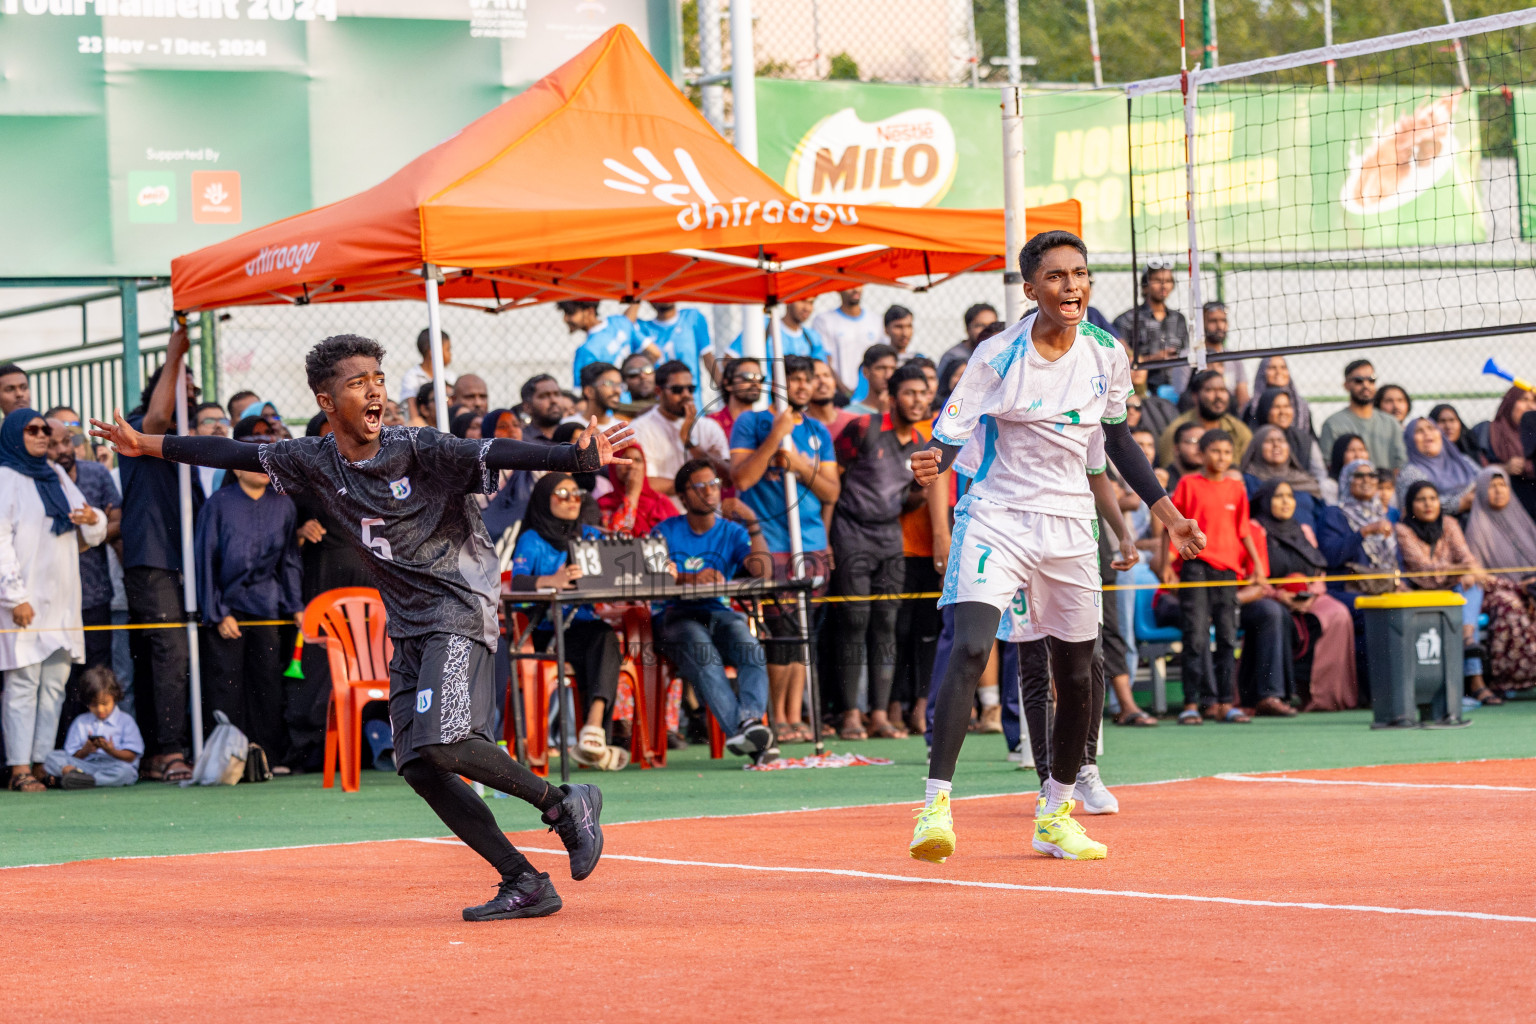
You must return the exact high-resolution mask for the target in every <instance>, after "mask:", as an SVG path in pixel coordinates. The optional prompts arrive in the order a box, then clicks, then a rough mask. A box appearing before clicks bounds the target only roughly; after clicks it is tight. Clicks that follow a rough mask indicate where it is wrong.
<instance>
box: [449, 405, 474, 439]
mask: <svg viewBox="0 0 1536 1024" xmlns="http://www.w3.org/2000/svg"><path fill="white" fill-rule="evenodd" d="M479 418H480V417H479V416H477V415H476V414H475V412H474V410H472V409H466V410H465V411H463V412H461V413H459V414H458V415H457V416H455V417H454V418H453V419H452V420H451V421H450V422H449V424H448V433H450V434H452V435H453V436H454V437H457V438H461V439H463V438H467V437H469V425H470V424H471V423H473V422H475V420H477V419H479Z"/></svg>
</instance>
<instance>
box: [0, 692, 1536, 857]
mask: <svg viewBox="0 0 1536 1024" xmlns="http://www.w3.org/2000/svg"><path fill="white" fill-rule="evenodd" d="M1471 717H1472V719H1473V722H1474V724H1473V725H1472V726H1471V727H1470V728H1466V729H1459V730H1444V731H1439V730H1411V731H1372V730H1371V729H1369V728H1368V726H1369V724H1370V712H1368V711H1350V712H1340V713H1336V714H1311V715H1302V716H1299V717H1297V718H1293V719H1284V720H1282V719H1259V720H1258V721H1256V722H1254V723H1253V724H1252V725H1243V726H1238V725H1217V724H1214V723H1209V722H1208V723H1206V724H1205V725H1202V726H1199V727H1198V728H1196V727H1189V726H1178V725H1175V724H1174V723H1173V722H1172V721H1170V720H1166V719H1165V720H1164V721H1163V722H1162V724H1161V725H1160V726H1159V727H1158V728H1156V729H1131V728H1116V727H1115V726H1114V725H1112V724H1110V723H1109V722H1106V723H1105V744H1106V749H1105V753H1104V756H1103V757H1102V758H1101V759H1100V765H1101V766H1102V769H1103V772H1104V778H1105V780H1106V781H1107V782H1108V783H1109V784H1110V786H1111V787H1113V786H1114V785H1116V784H1117V783H1130V782H1152V781H1157V780H1164V779H1177V778H1190V777H1195V776H1203V775H1212V774H1215V773H1217V772H1238V771H1274V770H1278V769H1300V768H1338V767H1347V766H1350V765H1367V764H1394V763H1398V764H1401V763H1413V762H1421V761H1465V760H1475V759H1479V758H1513V757H1528V756H1531V754H1532V747H1533V745H1536V744H1533V739H1536V729H1533V727H1536V700H1520V701H1515V702H1512V703H1510V704H1506V705H1505V706H1503V707H1498V708H1486V709H1482V710H1479V711H1475V712H1472V713H1471ZM830 749H833V750H838V751H844V750H857V751H860V752H862V753H866V754H871V755H877V756H882V757H888V758H892V759H893V760H895V762H896V763H895V764H894V765H892V766H890V767H860V768H845V769H837V770H821V771H781V772H745V771H742V770H741V767H740V765H741V762H740V761H739V760H738V759H735V758H727V759H725V760H721V761H711V760H710V759H709V751H708V749H707V748H706V747H702V746H694V747H691V748H689V749H688V750H685V751H680V752H673V753H672V755H671V757H670V759H669V764H668V766H667V767H666V768H665V769H659V770H653V771H639V770H637V769H635V768H630V769H628V770H627V771H624V772H622V773H619V774H616V775H599V774H597V773H594V772H581V773H579V775H578V777H579V779H580V780H581V781H584V782H597V783H599V784H600V785H601V786H602V787H603V795H604V804H605V806H604V812H603V816H604V818H605V820H607V821H609V822H619V821H637V820H650V819H656V818H671V817H692V816H696V815H721V814H746V813H752V812H756V811H775V810H789V809H797V808H807V807H835V806H846V805H853V804H869V803H888V802H897V801H913V802H914V803H916V802H919V801H920V799H921V797H922V791H923V785H922V780H923V777H924V775H925V771H926V766H927V760H926V757H925V754H924V748H923V742H922V739H921V738H913V739H909V740H886V741H874V740H872V741H866V742H863V743H844V742H842V741H833V742H832V744H831V747H830ZM808 751H809V747H808V746H804V745H801V746H794V747H789V748H787V749H786V754H787V755H788V756H798V755H802V754H804V753H807V752H808ZM1035 786H1036V782H1035V776H1034V773H1033V771H1030V772H1028V773H1023V772H1020V771H1018V770H1017V768H1016V767H1015V766H1014V765H1011V764H1008V763H1007V762H1006V761H1005V760H1004V747H1003V740H1002V737H1001V736H972V737H970V738H969V739H967V741H966V744H965V750H964V752H963V754H962V756H961V764H960V770H959V773H958V774H957V776H956V781H955V795H956V796H966V795H971V794H983V793H1012V792H1022V791H1025V790H1029V789H1033V788H1034V787H1035ZM490 804H491V807H492V808H493V809H494V810H495V812H496V815H497V818H498V819H499V820H500V821H501V823H502V825H503V826H504V827H505V828H506V829H507V830H508V831H512V830H519V829H530V828H537V827H539V823H538V818H537V815H536V813H535V812H534V810H533V809H532V808H531V807H529V806H527V805H526V804H524V803H522V802H521V801H517V800H491V801H490ZM445 833H446V830H445V829H444V827H443V825H442V823H441V822H439V821H438V820H437V819H436V818H435V817H434V816H433V815H432V813H431V812H430V811H429V810H428V809H427V807H426V805H425V804H423V803H422V802H421V800H420V799H418V798H417V797H416V795H415V794H414V793H412V792H411V791H410V789H409V788H408V787H407V786H406V785H405V783H404V782H402V781H401V780H400V779H399V778H398V777H396V776H394V775H392V774H383V773H379V772H372V771H367V772H364V773H363V785H362V791H361V792H359V793H352V794H343V793H342V792H341V791H340V790H339V789H335V790H324V789H321V787H320V776H319V775H304V776H298V777H294V778H288V779H277V780H273V781H272V782H269V783H265V784H263V785H241V786H234V787H225V786H220V787H211V788H206V789H205V788H189V789H181V788H178V787H174V786H166V785H163V784H159V783H140V784H139V785H137V786H134V787H131V788H129V789H116V790H86V791H82V792H67V793H66V792H60V791H55V790H50V791H49V792H47V793H43V794H21V793H9V792H0V866H11V865H17V864H40V863H59V862H63V861H71V860H85V859H90V858H96V857H119V856H144V855H154V854H168V853H200V852H211V851H218V850H241V849H254V848H260V847H272V846H298V845H304V844H314V843H337V842H351V841H358V840H368V839H392V838H400V837H409V836H437V835H444V834H445Z"/></svg>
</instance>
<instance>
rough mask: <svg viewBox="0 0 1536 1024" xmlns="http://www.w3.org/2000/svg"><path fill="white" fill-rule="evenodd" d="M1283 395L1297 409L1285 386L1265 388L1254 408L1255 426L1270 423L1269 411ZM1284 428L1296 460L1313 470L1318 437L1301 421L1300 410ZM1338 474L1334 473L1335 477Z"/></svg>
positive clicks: (1303, 466)
mask: <svg viewBox="0 0 1536 1024" xmlns="http://www.w3.org/2000/svg"><path fill="white" fill-rule="evenodd" d="M1281 395H1284V396H1285V397H1286V398H1288V399H1290V402H1291V409H1292V410H1293V411H1294V410H1295V409H1296V398H1295V396H1293V395H1292V394H1291V393H1290V392H1289V391H1287V390H1286V389H1285V388H1265V389H1264V393H1263V394H1261V395H1260V396H1259V403H1258V405H1257V407H1256V408H1255V409H1254V422H1253V426H1254V427H1255V428H1258V427H1262V426H1267V425H1268V424H1269V411H1270V410H1271V409H1272V408H1274V405H1275V399H1277V398H1278V397H1280V396H1281ZM1284 430H1285V439H1286V440H1287V441H1289V442H1290V444H1291V454H1292V455H1294V456H1295V457H1296V461H1297V463H1298V464H1300V466H1301V468H1302V469H1304V470H1306V471H1307V472H1309V473H1310V472H1312V471H1313V467H1312V446H1313V445H1314V444H1316V443H1317V438H1315V437H1313V436H1312V431H1310V430H1308V429H1307V425H1306V424H1305V423H1303V422H1302V421H1301V415H1300V414H1299V412H1298V413H1297V414H1296V416H1295V418H1294V419H1293V420H1292V421H1291V425H1290V426H1289V427H1285V428H1284ZM1339 468H1340V469H1343V468H1344V467H1343V466H1340V467H1339ZM1337 475H1338V474H1334V476H1335V477H1337Z"/></svg>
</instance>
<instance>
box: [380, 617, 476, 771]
mask: <svg viewBox="0 0 1536 1024" xmlns="http://www.w3.org/2000/svg"><path fill="white" fill-rule="evenodd" d="M495 703H496V664H495V656H494V655H493V654H492V653H491V651H490V650H489V649H488V648H487V647H485V646H483V645H482V644H479V643H476V642H475V641H474V640H471V639H469V638H468V637H464V636H459V635H458V634H456V633H429V634H428V635H426V636H412V637H406V638H404V639H401V640H396V641H395V656H394V657H393V658H392V659H390V662H389V724H390V728H391V730H392V731H393V733H394V737H395V767H396V769H397V770H402V771H403V770H404V768H405V766H406V765H407V764H409V763H410V762H411V761H414V760H415V759H416V758H417V757H419V756H421V755H419V754H418V753H417V752H416V751H417V748H419V747H425V746H429V745H431V744H433V743H457V742H459V741H460V740H466V739H469V738H470V737H471V736H478V737H480V738H481V739H483V740H488V741H490V742H492V743H494V742H495V741H496V738H495V737H494V736H493V735H492V734H491V726H492V722H493V721H494V708H495Z"/></svg>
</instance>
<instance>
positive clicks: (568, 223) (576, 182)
mask: <svg viewBox="0 0 1536 1024" xmlns="http://www.w3.org/2000/svg"><path fill="white" fill-rule="evenodd" d="M1026 217H1027V221H1026V222H1027V224H1028V226H1029V229H1030V231H1031V232H1032V233H1033V232H1037V231H1044V230H1049V229H1053V228H1064V229H1066V230H1070V231H1073V232H1077V233H1081V214H1080V210H1079V207H1078V205H1077V203H1076V202H1066V203H1057V204H1054V205H1051V206H1045V207H1038V208H1035V209H1031V210H1029V211H1027V214H1026ZM1003 248H1004V244H1003V214H1002V211H1001V210H948V209H905V208H899V207H891V206H851V205H835V204H825V203H805V202H801V201H800V200H798V199H796V198H795V197H794V196H792V195H790V194H789V193H787V192H785V191H784V190H783V189H782V188H780V187H779V186H778V185H777V184H776V183H774V182H773V181H772V180H771V179H770V178H768V177H767V176H766V175H764V174H763V173H762V172H761V171H759V170H758V169H757V168H755V167H753V166H752V165H751V164H750V163H748V162H747V161H746V160H745V159H744V158H743V157H741V155H740V154H738V153H737V152H736V151H735V150H733V149H732V148H731V147H730V145H729V144H728V143H726V141H725V140H724V139H722V138H721V137H720V135H719V133H717V132H716V131H715V130H714V129H713V128H712V127H710V125H709V123H708V122H706V121H705V120H704V118H703V117H702V116H701V115H700V114H699V112H698V111H697V110H695V109H694V107H693V105H692V104H690V103H689V102H688V100H687V98H686V97H684V96H683V95H682V93H680V92H679V91H678V90H677V88H676V87H675V86H674V85H673V84H672V82H671V81H670V80H669V79H668V78H667V76H666V74H665V72H663V71H662V69H661V68H660V67H659V66H658V65H657V64H656V62H655V61H654V60H652V59H651V56H650V55H649V54H648V53H646V51H645V48H644V47H643V46H642V45H641V44H640V41H639V40H638V39H637V38H636V37H635V35H634V33H633V32H631V31H630V30H629V29H628V28H626V27H624V26H619V27H617V28H614V29H612V30H610V31H609V32H607V33H606V34H605V35H603V36H602V37H601V38H600V39H598V40H597V41H596V42H594V43H592V45H590V46H588V47H587V48H586V49H585V50H583V51H582V52H581V53H580V54H578V55H577V56H576V57H574V58H572V59H571V60H570V61H569V62H568V63H566V64H565V65H563V66H562V67H560V68H559V69H557V70H556V71H554V72H553V73H551V74H550V75H549V76H547V77H546V78H544V79H542V80H541V81H539V82H538V83H537V84H535V85H534V86H532V87H531V88H529V89H528V90H527V91H526V92H523V93H521V94H519V95H518V96H516V97H514V98H512V99H510V100H508V101H507V102H506V103H503V104H502V105H501V106H499V107H497V108H496V109H495V110H493V111H491V112H490V113H488V114H486V115H485V116H484V117H482V118H480V119H479V120H477V121H475V122H473V123H472V124H470V125H469V126H468V127H466V128H464V130H463V131H461V132H459V133H458V134H457V135H455V136H453V137H452V138H450V139H449V140H447V141H446V142H444V143H442V144H441V145H438V146H436V147H435V148H433V149H431V150H428V151H427V152H426V153H424V154H422V155H421V156H420V157H418V158H416V159H415V160H413V161H411V162H410V163H409V164H407V165H406V166H405V167H403V168H401V169H400V170H399V171H398V172H396V173H395V174H394V175H393V176H391V177H390V178H388V179H386V180H385V181H383V182H381V183H379V184H378V185H376V186H374V187H373V188H371V189H368V190H367V191H365V192H361V193H359V194H357V195H355V196H352V197H350V198H347V199H343V200H340V201H338V202H335V203H332V204H330V205H328V206H323V207H320V208H319V209H316V210H311V211H309V212H307V213H301V214H298V215H296V216H293V217H289V218H287V219H285V220H280V221H277V222H276V223H273V224H269V225H267V226H265V227H261V228H257V229H255V230H253V231H248V232H245V233H244V234H241V235H237V236H236V237H234V238H231V239H228V240H227V241H224V242H220V243H219V244H217V245H211V246H208V247H207V248H204V249H199V250H198V251H196V252H193V253H189V254H187V255H185V256H181V257H178V258H177V259H176V260H174V261H173V262H172V264H171V288H172V293H173V296H174V302H175V306H176V308H177V309H179V310H182V311H193V310H202V309H212V308H217V307H221V306H237V305H254V304H263V303H284V302H288V303H299V304H302V303H310V302H356V301H360V300H370V299H380V300H398V299H424V298H429V296H428V294H427V291H428V289H427V287H426V281H425V280H424V278H425V277H426V276H428V275H427V274H425V273H424V270H425V269H426V268H427V267H433V268H436V269H435V270H434V271H433V272H432V273H431V274H430V276H432V277H434V278H436V279H437V281H438V282H440V284H439V287H438V288H437V291H438V301H441V302H446V303H451V304H455V305H465V306H472V307H476V308H482V309H493V310H496V311H501V310H504V309H510V308H515V307H518V306H523V305H529V304H533V303H538V302H549V301H553V300H558V299H565V298H589V299H619V300H639V299H654V300H657V301H667V302H676V301H680V300H681V301H696V302H762V301H768V302H773V301H775V300H777V301H787V300H790V299H795V298H805V297H807V296H811V295H816V294H819V293H821V292H826V291H830V290H833V289H836V288H839V287H848V286H849V285H850V284H856V283H865V284H884V285H897V286H899V287H907V288H911V287H916V288H927V287H930V286H932V285H933V284H936V283H938V282H939V281H941V280H944V279H946V278H947V277H950V276H953V275H955V274H959V273H964V272H967V271H981V270H998V269H1001V268H1002V266H1003V260H1002V253H1003ZM903 279H917V280H916V283H915V284H914V283H909V282H908V281H904V280H903Z"/></svg>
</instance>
